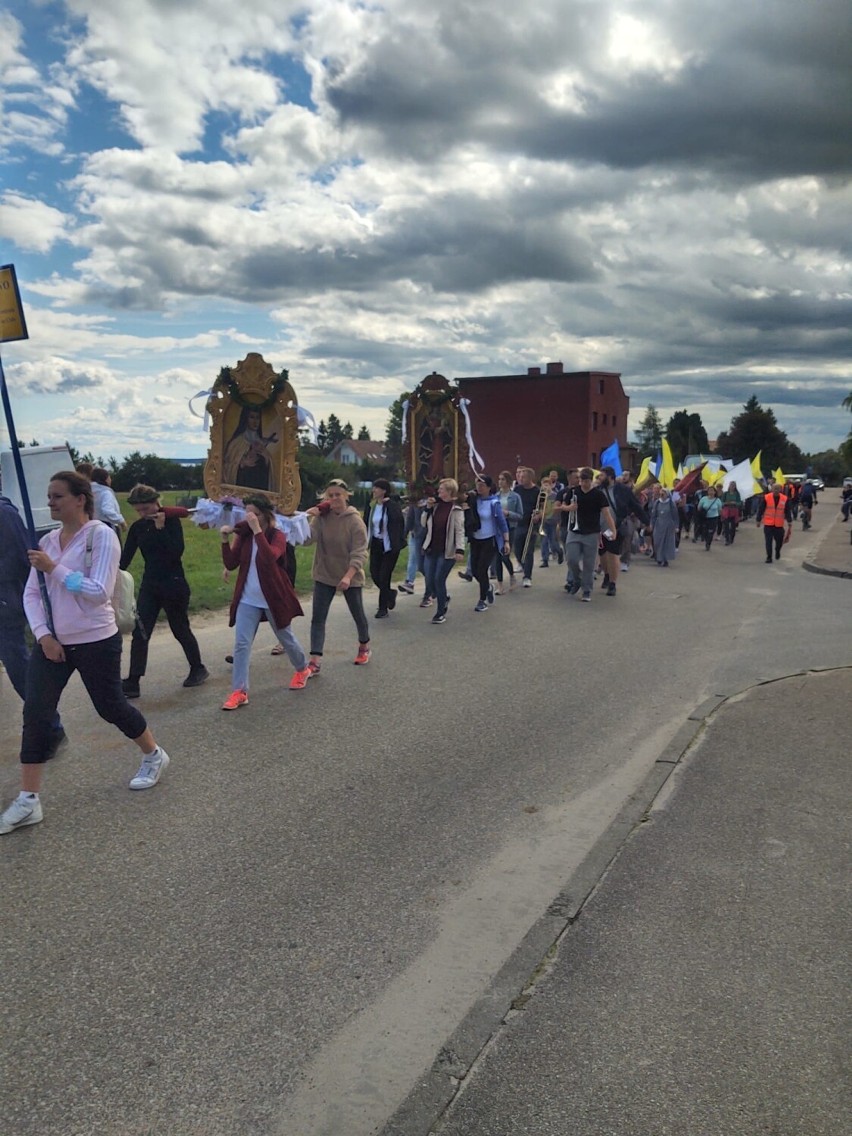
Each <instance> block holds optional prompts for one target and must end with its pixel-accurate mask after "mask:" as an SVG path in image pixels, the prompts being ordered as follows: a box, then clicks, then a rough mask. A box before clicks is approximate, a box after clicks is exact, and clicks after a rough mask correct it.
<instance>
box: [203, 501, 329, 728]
mask: <svg viewBox="0 0 852 1136" xmlns="http://www.w3.org/2000/svg"><path fill="white" fill-rule="evenodd" d="M243 504H244V505H245V509H246V519H245V520H244V521H240V522H239V524H237V525H234V526H233V527H232V526H231V525H222V527H221V528H220V530H219V532H220V534H221V536H222V563H223V564H224V565H225V567H226V568H227V569H228V570H229V571H232V570H233V569H234V568H238V569H239V571H238V573H237V582H236V584H235V586H234V598H233V600H232V601H231V612H230V619H229V621H228V625H229V626H230V627H233V628H235V636H234V672H233V690H232V692H231V694H230V695H229V696H228V698H227V699H226V700H225V702H224V703H223V704H222V709H223V710H238V709H239V708H240V707H241V706H245V705H247V703H248V700H249V698H248V691H249V662H250V658H251V647H252V643H254V638H255V636H256V635H257V628H258V625H259V624H260V621H261V619H263V617H264V616H266V618H267V619H268V620H269V626H270V627H271V628H272V630H273V632H274V633H275V637H276V638H277V640H278V642H279V643H280V644H281V646H282V647H283V648H284V651H285V652H286V654H287V657H288V658H289V660H290V662H291V663H292V664H293V666H294V668H295V673H294V674H293V678H292V679H291V681H290V689H291V690H304V688H305V686H306V684H307V681H308V679H309V678H310V677H311V672H310V671H309V669H308V660H307V657H306V655H305V652H304V649H303V648H302V645H301V643H300V642H299V640H298V639H297V638H296V636H295V635H294V634H293V631H292V630H291V628H290V623H291V621H292V620H293V619H295V618H296V616H297V615H302V608H301V605H300V603H299V600H298V598H297V596H296V593H295V591H294V589H293V585H292V584H291V583H290V577H289V576H288V575H287V538H286V537H285V536H284V533H283V532H281V530H280V529H279V528H278V527H277V525H276V523H275V512H274V510H273V508H272V504H271V503H270V501H269V498H268V497H264V496H263V495H262V494H260V493H257V494H252V495H250V496H247V497H244V498H243ZM231 534H233V535H234V536H235V538H236V539H235V540H234V541H233V543H231Z"/></svg>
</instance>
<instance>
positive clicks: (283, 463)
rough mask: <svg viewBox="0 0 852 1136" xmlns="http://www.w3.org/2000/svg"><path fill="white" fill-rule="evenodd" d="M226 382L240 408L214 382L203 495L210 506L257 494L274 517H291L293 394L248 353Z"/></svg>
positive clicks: (295, 503)
mask: <svg viewBox="0 0 852 1136" xmlns="http://www.w3.org/2000/svg"><path fill="white" fill-rule="evenodd" d="M230 379H231V381H232V382H233V383H234V384H235V385H236V387H237V389H238V391H239V395H240V402H237V401H236V399H235V398H232V397H231V394H230V393H229V392H228V388H227V384H221V385H220V382H219V381H217V383H216V385H215V386H214V388H213V393H212V394H211V395H210V398H209V399H208V401H207V411H208V413H209V415H210V449H209V450H208V451H207V462H206V463H205V466H204V489H205V492H206V493H207V496H208V497H209V498H210V499H211V500H212V501H220V500H221V499H222V498H223V497H240V498H242V497H244V496H245V495H246V494H247V493H257V492H261V493H263V494H265V496H267V497H268V498H269V499H270V501H271V502H272V504H273V506H274V507H275V509H277V511H278V512H279V513H283V514H285V516H292V514H293V513H295V512H296V510H297V509H298V508H299V501H300V499H301V496H302V480H301V478H300V476H299V463H298V461H297V459H296V452H297V449H298V425H299V424H298V405H299V404H298V400H297V398H296V393H295V391H294V390H293V388H292V386H291V385H290V383H289V382H288V381H282V380H283V376H279V375H278V374H276V372H275V371H274V370H273V369H272V367H271V366H270V365H269V363H267V362H266V360H265V359H264V358H263V356H262V355H259V354H258V353H257V352H254V351H252V352H251V353H250V354H248V355H247V356H246V357H245V359H243V360H241V362H239V363H237V365H236V367H234V368H232V369H231V371H230ZM276 384H278V385H279V387H280V389H279V390H278V393H277V394H276V393H275V385H276ZM270 400H272V401H270ZM240 403H242V405H241V404H240ZM266 403H269V405H265V404H266ZM255 408H258V409H259V413H260V422H259V425H258V423H257V422H256V416H257V414H258V409H255Z"/></svg>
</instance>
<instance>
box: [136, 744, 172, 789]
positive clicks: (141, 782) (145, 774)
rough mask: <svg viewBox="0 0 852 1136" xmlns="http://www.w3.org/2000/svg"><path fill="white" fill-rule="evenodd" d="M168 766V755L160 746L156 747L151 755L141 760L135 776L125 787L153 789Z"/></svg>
mask: <svg viewBox="0 0 852 1136" xmlns="http://www.w3.org/2000/svg"><path fill="white" fill-rule="evenodd" d="M168 764H169V755H168V754H167V753H166V751H165V750H164V749H163V747H162V746H157V748H156V749H155V750H154V752H153V753H149V754H146V755H145V757H143V758H142V764H141V765H140V766H139V768H138V770H137V771H136V776H135V777H134V778H133V779H132V781H131V782H130V784H129V785H128V786H127V787H128V789H153V788H154V786H155V785H156V784H157V782H158V781H159V780H160V778H161V777H162V775H163V774H164V773H165V771H166V769H167V768H168Z"/></svg>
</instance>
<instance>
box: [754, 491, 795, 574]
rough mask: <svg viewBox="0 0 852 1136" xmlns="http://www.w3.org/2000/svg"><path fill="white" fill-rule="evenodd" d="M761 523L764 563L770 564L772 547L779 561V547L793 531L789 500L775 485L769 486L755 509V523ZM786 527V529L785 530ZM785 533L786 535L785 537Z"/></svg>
mask: <svg viewBox="0 0 852 1136" xmlns="http://www.w3.org/2000/svg"><path fill="white" fill-rule="evenodd" d="M761 522H763V539H764V540H765V541H766V563H767V564H771V563H772V546H773V544H774V546H775V559H776V560H780V559H781V545H782V544H783V543H784V541H785V540H787V539H789V536H790V533H791V532H792V531H793V510H792V507H791V505H790V498H789V497H787V496H786V495H785V494H784V493H782V492H781V490H780V489H779V488H778V485H777V483H774V482H773V483H772V484H771V485H770V486H769V492H768V493H766V494H765V495H764V496H763V497H761V499H760V504H759V505H758V509H757V523H758V524H760V523H761ZM785 526H786V528H785ZM785 533H786V535H785Z"/></svg>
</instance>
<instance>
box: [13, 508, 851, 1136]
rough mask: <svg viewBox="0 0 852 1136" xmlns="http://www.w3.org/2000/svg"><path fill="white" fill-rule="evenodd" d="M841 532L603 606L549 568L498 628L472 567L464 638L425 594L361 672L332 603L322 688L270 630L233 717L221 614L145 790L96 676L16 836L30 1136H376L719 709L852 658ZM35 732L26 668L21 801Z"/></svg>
mask: <svg viewBox="0 0 852 1136" xmlns="http://www.w3.org/2000/svg"><path fill="white" fill-rule="evenodd" d="M819 537H820V532H819V530H816V531H814V532H813V533H810V534H801V533H798V532H797V533H796V534H795V537H794V544H793V546H792V547H791V546H788V547H787V548H786V549H785V554H784V555H785V558H784V559H783V560H782V561H781V562H780V564H778V565H775V564H773V565H772V566H767V565H765V564H764V563H763V542H762V534H760V533H759V532H758V531H756V530H755V529H754V528H752V527H749V528H746V529H745V530H744V531H742V533H741V534H740V537H739V538H738V541H737V543H736V544H735V545H734V546H733V548H725V547H723V546H722V545H717V546H714V547H713V549H712V550H711V552H709V553H705V552H704V549H703V546H702V545H692V544H688V545H686V546H685V547H684V549H683V552H682V555H681V557H680V558H679V560H678V562H677V564H676V565H675V566H674V567H673V568H671V569H669V570H664V569H657V568H655V567H653V566H652V565H651V564H650V563H648V562H645V561H642V562H639V563H635V567H634V569H633V570H632V571H631V572H630V574H629V575H628V576H627V577H625V578H624V579H623V582H622V583H620V585H619V595H618V596H617V597H616V598H615V599H607V598H605V597H604V596H603V594H602V593H601V591H600V590H599V589H597V590H596V593H595V596H594V602H593V603H592V604H591V605H586V604H581V603H577V602H576V601H575V600H573V599H569V598H568V597H567V596H566V594H565V593H564V591H563V590H562V584H563V582H564V574H563V570H562V569H559V568H557V567H556V565H555V564H554V565H552V566H551V568H550V569H548V570H547V571H539V570H537V571H536V572H535V574H534V587H533V588H532V589H530V590H527V591H521V590H518V591H517V592H516V593H514V594H513V595H510V596H506V597H502V598H499V599H498V600H497V602H496V604H495V605H494V607H493V609H492V610H490V611H488V612H487V613H485V614H481V615H480V614H476V613H474V611H473V605H474V603H475V600H476V596H475V593H474V586H473V585H470V584H464V583H462V582H461V581H458V580H457V579H454V582H453V585H452V589H451V590H452V594H453V603H452V605H451V608H450V616H449V618H448V621H447V623H446V624H445V625H443V626H439V627H433V626H432V625H431V624H430V623H429V617H430V616H431V614H432V611H431V610H428V611H421V610H420V609H419V607H418V606H417V603H418V598H417V597H405V596H400V597H399V601H398V604H397V610H396V612H395V613H394V614H393V615H392V616H391V618H390V619H388V620H386V621H383V622H382V623H374V624H373V633H374V638H373V645H374V656H373V661H372V662H371V664H370V666H369V667H366V668H360V667H353V666H352V665H351V660H352V658H353V657H354V648H355V636H354V633H353V631H354V629H353V627H352V624H351V621H350V620H349V616H348V613H347V612H346V609H345V606H344V605H343V604H342V603H339V602H338V603H337V604H335V605H334V608H333V614H332V618H331V619H330V622H329V635H328V643H327V647H328V650H327V654H326V659H325V663H324V667H323V673H322V676H321V677H320V678H318V679H316V680H314V681H312V682H311V683H310V684H309V685H308V687H307V689H306V690H304V691H303V692H300V693H295V692H289V691H287V690H286V683H287V681H288V680H289V676H290V673H291V668H290V666H289V664H288V663H287V660H286V658H283V659H282V658H278V659H272V658H270V657H269V653H268V652H269V647H270V645H271V637H270V636H269V634H268V632H266V631H265V629H263V628H262V629H261V632H260V635H259V637H258V645H257V646H256V650H255V655H254V659H253V674H252V678H253V685H252V689H251V703H250V705H249V706H248V707H247V708H245V709H244V710H241V711H239V712H237V713H235V714H223V713H221V711H220V709H219V706H220V704H221V701H222V699H223V698H224V696H225V695H226V694H227V693H228V691H229V682H228V680H229V668H228V667H227V666H226V664H225V663H224V661H223V656H224V654H225V653H226V652H227V651H228V650H229V649H230V646H231V634H230V632H229V631H228V629H227V628H226V627H225V626H224V619H221V620H219V619H217V620H213V621H209V622H208V623H207V624H206V625H204V626H202V627H201V628H200V633H199V639H200V641H201V643H202V651H203V655H204V657H205V661H206V662H207V665H208V666H209V667H210V668H211V670H212V671H213V678H212V679H211V681H210V682H208V683H207V684H206V686H204V687H202V688H200V689H197V690H189V691H185V690H183V689H182V688H181V687H180V681H181V680H182V678H183V677H184V674H185V671H186V667H185V664H184V662H183V659H182V656H181V654H180V651H179V649H178V648H177V647H176V645H175V644H174V642H173V641H172V640H171V638H170V637H169V636H168V633H167V632H166V633H165V634H159V633H158V635H157V637H156V639H155V642H154V644H153V646H152V652H151V667H150V677H149V678H146V679H145V682H144V687H143V694H144V697H143V699H142V701H141V702H140V707H141V708H142V709H143V711H144V712H145V713H146V714H148V715H149V717H150V721H151V724H152V726H153V727H154V729H155V732H156V734H157V736H158V738H159V740H160V741H161V742H162V744H163V745H164V746H165V747H166V749H167V750H168V751H169V753H170V754H171V756H172V765H171V767H170V769H169V771H168V773H167V775H166V777H165V779H164V781H163V783H162V784H161V785H160V786H158V787H157V788H156V789H154V790H153V791H151V792H145V793H129V792H128V791H127V789H126V782H127V780H128V778H129V777H130V776H131V775H132V773H133V772H134V770H135V766H136V760H135V751H134V750H133V747H130V746H128V744H127V743H126V742H124V740H123V739H122V738H121V737H120V736H119V735H117V734H115V732H114V731H112V730H111V729H110V728H109V727H107V726H105V725H104V724H103V723H101V722H100V721H99V720H98V719H97V718H96V717H95V716H94V714H93V712H92V711H91V708H90V707H89V706H88V704H87V702H86V701H85V698H84V695H83V693H82V690H81V688H80V687H79V686H78V685H77V684H76V682H75V683H72V685H71V686H69V689H68V692H67V694H66V697H65V702H64V705H63V716H64V719H65V722H66V726H67V729H68V732H69V734H70V735H71V738H72V743H71V745H70V746H69V747H68V748H67V749H66V750H65V752H64V754H63V756H62V757H61V758H60V759H59V760H58V761H57V762H56V763H55V766H54V767H52V768H50V770H49V772H48V776H47V778H46V786H45V792H44V794H43V800H44V805H45V821H44V823H43V824H42V825H39V826H37V827H35V828H33V829H30V830H27V831H24V832H19V833H13V834H11V835H10V836H7V837H4V838H3V839H2V843H0V873H2V896H3V900H4V905H3V906H4V916H5V918H4V919H3V921H2V926H3V929H2V933H1V934H0V964H2V974H3V991H4V996H5V1007H4V1027H5V1028H4V1030H3V1036H2V1042H0V1045H2V1051H0V1060H2V1066H3V1069H4V1078H3V1082H2V1087H0V1108H2V1115H3V1117H4V1126H3V1131H4V1133H5V1134H8V1136H24V1134H30V1133H32V1134H38V1136H44V1134H46V1133H49V1134H51V1136H90V1134H92V1136H94V1134H98V1136H104V1134H107V1136H112V1134H115V1136H119V1134H120V1136H137V1134H138V1136H142V1134H146V1136H147V1134H149V1133H150V1134H153V1133H157V1134H162V1133H168V1134H169V1136H195V1134H203V1136H249V1134H251V1136H255V1134H257V1136H261V1134H262V1136H267V1134H273V1133H275V1134H278V1136H320V1134H324V1136H361V1134H366V1133H371V1132H375V1131H377V1130H378V1129H379V1128H380V1127H381V1125H382V1123H383V1121H384V1120H385V1119H386V1118H387V1117H388V1116H389V1115H390V1114H391V1113H392V1112H393V1111H394V1109H395V1108H396V1107H397V1105H398V1104H399V1103H400V1101H401V1100H403V1098H404V1097H405V1096H406V1095H407V1093H408V1092H409V1090H410V1089H411V1087H412V1085H413V1084H414V1082H415V1081H416V1079H417V1077H418V1076H419V1075H420V1073H421V1072H422V1071H423V1070H424V1069H425V1068H426V1067H427V1066H429V1065H430V1064H431V1063H432V1061H433V1060H434V1058H435V1055H436V1053H437V1052H438V1051H439V1050H440V1048H441V1046H442V1044H443V1042H444V1041H445V1039H446V1038H447V1037H448V1036H449V1034H450V1033H451V1032H452V1030H453V1028H454V1027H455V1026H456V1025H457V1024H458V1022H459V1021H460V1020H461V1019H463V1018H464V1016H465V1014H466V1013H467V1011H468V1009H469V1008H470V1006H471V1005H472V1003H473V1002H474V1001H475V1000H476V999H477V998H479V997H480V996H481V995H482V994H483V993H484V992H486V991H487V990H488V987H489V984H490V982H491V980H492V978H493V976H494V975H495V974H496V972H497V971H498V970H499V968H500V966H501V965H502V964H503V963H504V962H505V960H506V959H507V958H508V957H509V956H510V954H511V953H512V951H513V949H514V947H515V946H516V945H517V943H518V942H519V941H520V940H521V938H522V937H523V936H524V934H525V933H526V931H527V930H528V928H529V927H530V926H531V924H532V923H533V922H534V921H535V920H536V919H537V918H538V917H539V916H540V915H541V913H542V912H543V911H544V910H545V909H546V907H547V905H548V903H549V902H550V901H551V900H552V898H553V897H554V896H556V895H557V893H558V892H559V891H560V889H561V887H562V885H563V883H564V881H565V879H566V878H567V877H568V876H569V875H570V873H571V871H572V870H573V868H574V867H575V866H576V865H577V864H578V863H579V862H580V861H581V860H582V859H583V857H584V855H585V854H586V852H587V851H588V849H589V848H590V847H591V845H592V844H593V843H594V841H595V840H596V839H597V837H598V836H599V835H600V833H601V832H602V831H603V830H604V829H605V828H606V827H607V825H608V824H609V823H610V821H611V820H612V818H613V817H614V816H615V815H616V813H617V812H618V810H619V809H620V807H621V806H622V804H623V803H624V801H625V800H626V799H627V798H628V797H629V796H630V794H631V792H633V791H634V790H635V789H636V788H637V786H638V785H639V784H640V783H641V781H642V779H643V777H644V775H645V774H646V772H647V771H648V769H649V768H650V767H651V766H652V764H653V762H654V760H655V758H656V756H657V755H658V754H659V752H660V751H661V749H662V748H663V747H664V746H665V744H666V743H667V741H668V740H669V739H670V738H671V737H673V735H674V734H675V733H676V732H677V731H678V729H679V727H680V726H681V725H682V723H683V721H684V719H685V718H686V716H687V715H688V714H689V713H690V712H691V711H692V709H693V708H694V707H695V706H696V705H697V704H699V703H701V702H702V701H703V700H705V699H706V698H709V697H711V696H713V695H714V694H717V693H730V692H732V691H735V690H739V689H742V688H744V687H746V686H748V685H750V684H751V683H753V682H755V681H757V680H759V679H763V678H768V677H771V676H773V675H782V674H788V673H791V672H794V671H797V670H800V669H802V668H804V667H814V666H835V665H842V664H846V663H848V662H849V651H848V621H847V620H846V618H845V610H844V607H843V605H842V601H841V596H840V595H839V594H838V593H839V589H841V588H844V587H845V586H846V585H845V584H844V583H842V582H838V581H837V580H834V579H831V578H828V577H820V576H815V575H810V574H805V573H804V572H802V571H801V569H800V563H801V560H802V557H803V556H804V554H805V553H806V552H807V551H808V549H809V548H810V547H811V545H812V543H813V542H814V541H816V540H818V539H819ZM215 554H216V549H215V548H214V547H213V541H212V538H211V555H215ZM844 596H845V593H844ZM371 614H372V609H371ZM307 622H308V621H307V619H306V620H304V621H297V624H296V630H297V633H298V634H299V635H300V638H301V639H302V641H303V642H305V643H306V642H307V638H308V627H307ZM18 722H19V704H18V703H17V701H16V700H15V697H14V695H13V694H12V693H11V692H10V691H9V688H8V683H7V682H6V681H5V679H4V681H3V683H2V686H0V753H2V759H0V784H2V788H3V795H4V800H8V797H9V795H10V794H11V793H12V792H13V791H14V790H15V788H16V783H17V769H16V753H17V731H18Z"/></svg>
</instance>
